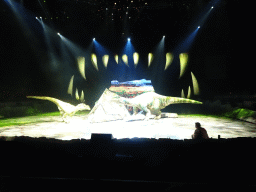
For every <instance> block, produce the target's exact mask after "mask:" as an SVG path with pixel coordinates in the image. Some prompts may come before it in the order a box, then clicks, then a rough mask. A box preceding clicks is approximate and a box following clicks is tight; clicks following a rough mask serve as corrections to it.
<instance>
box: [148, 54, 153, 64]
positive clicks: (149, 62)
mask: <svg viewBox="0 0 256 192" xmlns="http://www.w3.org/2000/svg"><path fill="white" fill-rule="evenodd" d="M152 60H153V53H149V54H148V67H149V66H150V64H151V62H152Z"/></svg>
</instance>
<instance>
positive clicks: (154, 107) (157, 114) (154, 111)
mask: <svg viewBox="0 0 256 192" xmlns="http://www.w3.org/2000/svg"><path fill="white" fill-rule="evenodd" d="M159 106H160V101H159V100H158V99H154V101H153V103H152V106H150V110H151V113H152V114H153V115H155V118H154V119H160V118H161V111H160V107H159Z"/></svg>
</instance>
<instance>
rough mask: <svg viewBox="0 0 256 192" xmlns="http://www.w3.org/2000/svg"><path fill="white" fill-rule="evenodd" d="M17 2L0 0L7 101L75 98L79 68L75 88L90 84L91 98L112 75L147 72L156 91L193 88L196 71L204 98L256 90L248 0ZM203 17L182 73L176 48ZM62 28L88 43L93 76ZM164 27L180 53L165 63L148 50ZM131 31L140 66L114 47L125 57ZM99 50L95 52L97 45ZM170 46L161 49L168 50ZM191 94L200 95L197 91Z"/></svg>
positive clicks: (84, 46) (2, 95)
mask: <svg viewBox="0 0 256 192" xmlns="http://www.w3.org/2000/svg"><path fill="white" fill-rule="evenodd" d="M10 2H11V1H7V0H5V1H1V3H0V18H1V20H0V21H1V22H0V26H1V37H0V54H1V55H0V58H1V59H0V61H1V63H0V64H1V67H0V70H1V83H0V101H2V102H5V101H16V100H25V99H26V97H25V96H26V95H46V96H52V97H57V98H61V99H74V98H71V97H70V95H68V94H67V87H68V83H69V80H70V78H71V76H72V75H75V78H74V91H75V88H77V89H78V90H79V92H81V90H83V91H84V92H85V100H86V101H85V102H87V103H94V102H95V101H96V100H97V99H98V97H99V96H100V95H101V93H102V92H103V91H104V89H105V88H108V87H109V86H110V81H111V80H119V81H127V80H133V79H142V78H145V79H149V80H152V84H153V86H154V88H155V90H156V92H158V93H160V94H164V95H171V96H180V94H181V89H184V92H185V95H187V92H188V86H191V88H192V79H191V75H190V72H191V71H192V72H193V73H194V75H195V76H196V78H197V80H198V82H199V86H200V92H201V94H200V96H199V97H200V98H201V99H205V100H206V99H210V98H212V97H213V96H218V95H230V94H231V95H241V94H246V95H255V94H256V91H255V86H254V81H253V80H254V69H253V66H252V63H253V62H254V60H253V55H252V54H250V53H249V50H250V49H251V47H252V46H250V47H249V45H250V42H251V41H252V38H251V36H250V29H249V27H250V24H249V23H250V21H249V19H250V17H248V15H247V14H248V7H249V5H248V4H245V3H244V2H242V1H240V0H233V1H227V0H222V1H208V0H195V1H187V0H181V1H172V0H169V1H163V0H161V1H153V0H151V1H150V0H149V1H143V0H141V1H139V0H137V1H136V0H134V1H133V2H131V1H97V0H96V1H93V0H91V1H82V0H78V1H75V0H51V1H50V0H45V1H41V0H38V1H28V0H27V1H26V0H23V1H22V0H21V1H19V0H16V1H12V2H13V4H12V6H10V5H11V4H10ZM115 2H116V5H115V4H114V3H115ZM145 3H147V4H145ZM211 4H214V9H213V10H212V11H211V13H210V14H209V16H208V17H207V19H206V20H205V22H204V23H202V22H201V23H200V21H201V19H202V18H203V16H204V15H205V13H206V12H207V11H208V10H209V8H210V7H211ZM20 5H22V6H23V7H24V8H23V9H22V11H20V10H21V9H19V10H18V12H16V13H18V14H15V12H14V11H13V8H14V7H17V6H20ZM127 7H128V15H126V12H127ZM112 13H113V15H112ZM36 16H37V17H40V16H42V17H43V21H44V23H45V24H46V25H47V26H48V27H49V29H50V30H48V37H50V43H51V47H49V45H47V39H46V38H45V34H44V31H43V28H42V25H41V24H40V23H39V22H38V21H37V20H36V19H35V17H36ZM129 17H131V18H130V19H129ZM51 18H52V19H51ZM112 19H113V20H112ZM245 21H247V24H246V25H245V23H244V22H245ZM198 23H199V24H200V26H201V28H200V29H199V30H198V33H197V35H196V37H195V39H194V42H193V44H191V47H190V49H189V50H186V52H188V54H189V65H188V68H187V70H186V73H185V74H184V76H183V77H182V78H180V79H179V70H180V68H179V57H178V54H179V52H175V50H176V49H177V47H178V46H179V45H180V42H181V41H184V39H186V37H187V36H188V35H190V34H191V33H192V32H193V31H194V30H195V29H196V28H197V26H198ZM57 32H60V33H61V34H62V35H63V36H64V37H66V38H67V39H69V40H71V41H72V42H73V43H75V44H76V45H77V46H80V47H81V50H83V51H84V53H82V55H83V54H84V55H83V56H85V57H86V71H85V73H86V80H84V79H83V78H82V77H81V75H80V74H79V71H78V69H77V65H76V55H74V53H75V52H76V50H74V49H72V50H68V49H66V52H65V54H64V52H63V49H61V39H60V37H59V36H58V35H57V34H56V33H57ZM163 35H165V36H166V37H165V47H164V49H165V53H166V52H173V53H174V60H173V63H172V64H171V66H170V67H169V68H168V69H167V70H166V71H164V65H165V60H164V59H163V58H162V57H161V54H156V55H157V56H156V57H155V58H154V61H153V63H152V64H151V66H150V67H149V68H148V67H147V65H148V63H147V54H148V53H149V52H155V50H156V47H157V45H158V43H159V42H160V41H161V39H162V36H163ZM94 37H95V38H96V40H97V42H98V43H99V44H100V45H102V46H104V47H105V49H107V50H108V52H109V53H110V60H109V64H108V68H107V69H105V68H104V67H103V64H102V61H101V58H98V66H99V71H96V70H95V69H94V68H93V66H92V64H91V62H90V57H89V55H90V53H91V52H90V50H89V48H88V47H90V45H91V43H92V39H93V38H94ZM127 37H130V38H131V43H132V45H133V47H134V49H135V50H136V51H137V52H138V53H139V54H140V60H139V64H138V66H137V68H136V69H135V68H134V67H133V66H130V67H129V68H128V67H126V66H125V65H124V64H123V63H120V64H118V65H117V64H116V63H115V62H114V58H113V55H114V54H116V53H117V54H118V55H119V57H120V55H121V54H122V50H123V48H124V46H125V44H126V39H127ZM179 51H180V52H183V50H179ZM92 52H95V47H94V48H93V49H92ZM165 53H164V54H162V55H163V56H164V57H165ZM77 54H79V52H77ZM111 54H112V55H111ZM52 58H53V59H52ZM250 66H251V67H250ZM192 98H198V97H196V96H193V95H192ZM74 100H75V99H74Z"/></svg>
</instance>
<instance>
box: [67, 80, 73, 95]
mask: <svg viewBox="0 0 256 192" xmlns="http://www.w3.org/2000/svg"><path fill="white" fill-rule="evenodd" d="M73 83H74V75H73V76H72V77H71V79H70V82H69V86H68V94H70V95H71V96H72V94H73Z"/></svg>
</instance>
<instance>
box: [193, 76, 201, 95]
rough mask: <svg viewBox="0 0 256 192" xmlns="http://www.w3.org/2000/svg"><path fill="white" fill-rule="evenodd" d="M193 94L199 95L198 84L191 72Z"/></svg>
mask: <svg viewBox="0 0 256 192" xmlns="http://www.w3.org/2000/svg"><path fill="white" fill-rule="evenodd" d="M191 76H192V83H193V90H194V95H199V85H198V81H197V79H196V77H195V75H194V74H193V73H192V72H191Z"/></svg>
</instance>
